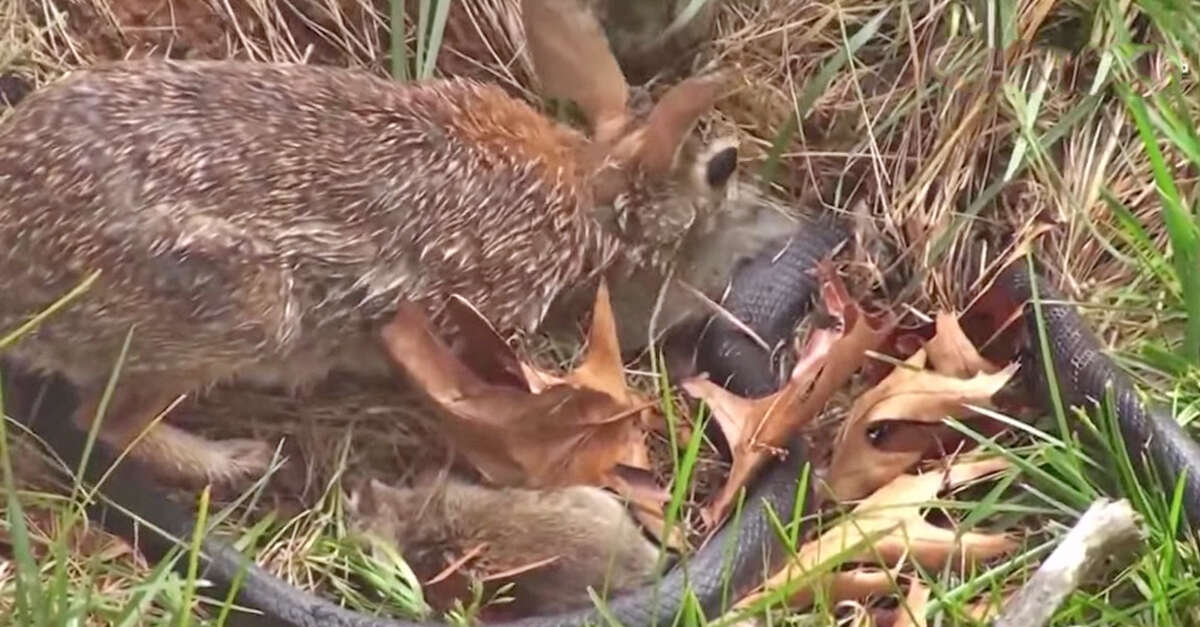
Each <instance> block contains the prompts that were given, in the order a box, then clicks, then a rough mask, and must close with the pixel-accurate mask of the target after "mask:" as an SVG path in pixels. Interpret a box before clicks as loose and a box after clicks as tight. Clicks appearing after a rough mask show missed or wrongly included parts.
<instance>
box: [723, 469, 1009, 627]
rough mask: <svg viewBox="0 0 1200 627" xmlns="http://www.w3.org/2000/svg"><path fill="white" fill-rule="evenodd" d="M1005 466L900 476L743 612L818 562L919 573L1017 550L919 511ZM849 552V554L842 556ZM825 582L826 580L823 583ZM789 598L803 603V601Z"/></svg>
mask: <svg viewBox="0 0 1200 627" xmlns="http://www.w3.org/2000/svg"><path fill="white" fill-rule="evenodd" d="M1008 467H1009V464H1008V462H1007V461H1006V460H1005V459H1004V458H1001V457H993V458H990V459H983V460H978V461H972V462H962V463H959V464H956V465H954V466H952V467H950V468H949V469H948V470H947V471H945V472H928V473H925V474H922V475H901V476H899V477H896V478H895V479H893V480H892V481H891V482H890V483H888V484H887V485H885V486H884V487H882V488H880V489H879V490H877V491H876V492H875V493H874V494H872V495H871V496H869V497H867V498H866V499H864V500H863V501H862V502H861V503H859V504H858V505H857V506H856V507H855V508H854V510H853V511H852V512H851V513H850V514H849V515H848V516H847V517H846V519H845V520H843V521H842V522H840V523H839V524H838V525H837V526H836V527H834V528H833V529H830V530H829V531H827V532H825V533H824V534H822V535H821V537H819V538H818V539H816V540H814V541H812V542H809V543H807V544H805V545H804V546H802V547H801V548H800V549H799V551H797V555H796V557H795V558H794V559H793V560H791V561H790V562H789V563H788V564H787V565H786V566H784V567H783V568H782V569H780V570H779V571H778V572H776V573H775V574H773V575H772V576H771V577H770V578H769V579H768V580H767V582H766V583H765V584H764V585H763V587H762V589H761V590H760V591H758V592H756V593H754V594H752V595H750V596H747V597H746V598H745V599H743V600H742V601H741V602H740V603H739V604H738V606H739V607H746V606H749V605H751V604H753V603H754V602H756V601H757V600H759V599H761V598H763V597H764V596H766V595H768V594H770V593H771V591H772V590H775V589H778V588H780V587H781V586H785V585H787V584H788V582H789V581H795V580H796V579H798V578H800V577H803V576H804V574H805V573H807V572H810V571H813V570H815V569H817V568H818V567H819V566H820V565H821V564H822V562H824V561H825V560H829V559H832V558H837V557H843V558H844V559H845V561H846V562H851V563H855V562H859V563H879V564H881V565H883V566H886V567H889V568H895V567H898V565H899V564H900V563H901V562H902V561H903V560H905V559H911V560H912V561H914V562H916V563H917V564H919V565H920V566H921V567H922V568H925V569H928V570H934V571H936V570H938V569H941V568H945V567H946V566H948V565H954V564H963V565H970V564H976V563H978V562H980V561H983V560H989V559H994V558H996V557H1001V556H1003V555H1006V554H1009V553H1011V552H1012V551H1014V550H1016V548H1017V546H1018V543H1017V542H1016V541H1015V540H1014V539H1013V538H1011V537H1009V536H1007V535H1005V534H991V533H977V532H965V533H964V532H956V531H955V530H953V529H945V528H942V527H938V526H936V525H933V524H931V523H930V522H928V521H926V520H925V518H924V516H923V515H922V512H921V508H922V506H923V505H924V504H925V503H928V502H929V501H931V500H933V499H935V498H937V497H938V495H939V494H940V493H942V492H944V491H949V490H953V489H957V488H959V487H962V486H964V485H966V484H968V483H970V482H972V481H975V480H978V479H981V478H983V477H986V476H987V475H991V474H994V473H997V472H1000V471H1002V470H1006V469H1007V468H1008ZM847 551H850V554H849V555H843V554H844V553H846V552H847ZM828 580H829V578H828V577H826V578H825V581H828ZM799 595H801V593H800V592H797V595H793V596H794V598H795V599H797V600H801V601H803V600H804V599H806V598H811V597H806V596H799Z"/></svg>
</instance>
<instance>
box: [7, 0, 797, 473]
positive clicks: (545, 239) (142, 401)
mask: <svg viewBox="0 0 1200 627" xmlns="http://www.w3.org/2000/svg"><path fill="white" fill-rule="evenodd" d="M522 16H523V19H524V20H525V23H526V32H527V33H529V39H528V45H529V48H530V54H531V56H532V59H533V60H534V64H535V67H536V70H537V72H538V74H539V77H540V81H541V82H542V87H543V89H544V91H545V92H546V93H548V94H549V95H552V96H556V97H562V98H565V99H570V100H572V101H574V102H576V103H577V104H578V105H579V107H580V109H581V110H582V111H583V112H584V113H585V115H586V117H587V119H588V120H589V121H590V126H591V133H590V137H588V136H585V135H584V134H582V133H579V132H577V131H575V130H573V129H571V128H569V127H567V126H565V125H563V124H560V123H556V122H554V121H552V120H551V119H549V118H547V117H545V116H543V115H542V114H540V113H539V112H538V111H536V110H534V109H533V108H531V107H530V106H529V105H527V104H525V103H524V102H520V101H517V100H514V99H512V98H511V97H509V96H507V95H505V94H504V93H503V92H502V91H501V90H500V89H499V88H496V87H494V86H490V85H485V84H480V83H477V82H473V81H469V80H462V79H459V80H430V81H426V82H419V83H412V84H399V83H396V82H392V81H389V80H385V79H383V78H378V77H375V76H371V75H368V74H364V73H359V72H356V71H350V70H346V69H336V68H331V67H319V66H311V65H270V64H255V63H244V62H232V61H196V62H172V61H138V62H120V63H113V64H107V65H102V66H99V67H95V68H93V69H87V70H80V71H76V72H74V73H72V74H70V75H68V76H66V77H65V78H63V79H61V80H60V81H58V82H56V83H54V84H52V85H50V86H47V87H45V88H43V89H42V90H40V91H38V92H36V93H34V94H32V95H30V96H28V97H27V98H26V99H25V100H23V101H22V102H21V103H20V104H19V105H18V106H17V107H16V109H15V110H14V111H12V112H11V114H10V115H8V116H7V117H6V118H4V119H3V120H0V248H2V249H3V251H4V254H3V255H0V291H2V292H3V294H4V297H3V298H2V299H0V328H4V329H12V328H14V327H16V326H17V325H19V324H21V323H24V322H25V321H27V320H28V319H29V317H30V316H32V315H34V314H36V313H38V312H40V311H42V310H44V309H45V308H46V307H47V306H49V305H50V304H51V303H53V302H54V301H56V300H57V299H59V298H60V297H61V296H62V295H63V294H65V293H66V292H68V291H69V290H70V289H72V288H73V287H75V286H76V285H77V284H79V283H80V282H81V281H82V280H83V279H84V278H85V277H87V276H88V275H89V274H90V273H92V272H93V271H99V272H100V274H99V276H98V278H97V279H96V281H95V283H94V284H93V285H92V286H91V288H90V290H88V292H87V293H86V294H84V295H83V296H82V297H80V298H79V299H78V300H77V301H75V302H73V303H72V304H71V305H70V306H69V307H68V308H67V309H65V310H62V311H60V312H57V313H56V314H54V315H53V316H52V317H50V318H48V319H46V320H45V321H44V322H42V323H41V324H40V326H38V327H37V328H36V329H35V330H34V331H32V332H31V333H29V334H27V335H26V336H25V337H24V338H23V339H22V340H21V341H20V342H19V343H18V344H16V345H15V346H13V347H11V349H10V351H9V355H10V356H11V357H12V358H14V359H16V360H18V361H19V362H22V363H24V364H25V365H27V366H29V367H33V368H37V369H45V370H55V371H59V372H62V373H63V374H65V375H66V376H67V377H68V378H70V379H71V380H72V382H73V383H74V384H76V385H77V386H79V387H80V388H81V389H82V390H84V391H85V393H86V394H87V395H89V399H90V400H89V402H85V403H84V404H83V407H82V409H81V411H80V412H79V414H78V416H77V420H78V421H79V422H80V424H89V423H90V421H91V420H92V419H93V416H94V415H95V414H96V408H97V405H98V401H99V399H100V396H101V391H102V389H103V387H104V385H105V382H106V379H107V378H108V377H109V375H110V373H111V372H112V369H113V368H114V366H115V364H116V363H117V360H118V357H119V354H120V353H121V350H122V346H123V344H124V342H125V341H126V337H127V336H129V337H130V344H129V349H128V353H127V356H126V358H125V360H124V362H123V364H122V366H121V368H122V369H121V381H120V383H119V385H118V387H117V390H116V395H115V396H114V397H113V399H112V402H111V403H110V404H109V406H108V409H107V412H106V413H105V417H104V419H103V425H102V428H101V437H102V438H103V439H104V440H105V441H106V442H108V443H110V444H112V445H114V446H117V447H123V446H126V445H128V444H130V443H131V442H132V441H133V439H134V438H135V437H139V436H140V438H141V439H140V440H139V441H138V442H137V444H136V445H135V446H134V447H133V449H132V454H133V455H134V456H135V457H137V458H139V459H141V460H142V461H144V462H146V463H147V464H148V465H149V466H151V467H153V468H155V469H156V470H157V471H158V472H159V473H160V474H161V475H162V477H163V478H165V479H168V480H172V481H177V482H188V483H191V482H203V481H211V482H216V483H226V484H231V485H237V484H239V483H241V482H243V481H245V480H246V479H247V478H249V477H250V476H252V475H254V474H258V473H260V472H261V471H262V470H263V469H264V468H265V466H266V464H267V462H268V460H269V458H270V452H271V449H270V447H269V446H268V445H267V444H266V443H262V442H255V441H226V442H214V441H209V440H206V439H203V438H201V437H198V436H196V435H193V434H189V433H187V432H184V431H182V430H181V429H179V428H177V427H173V426H171V425H169V424H166V423H159V424H156V425H154V426H153V427H151V428H149V429H148V430H147V429H146V427H147V425H149V424H151V421H152V420H153V419H154V418H155V417H156V416H157V415H158V414H160V413H161V412H162V410H163V409H164V408H165V407H166V406H167V405H168V403H169V402H170V401H171V400H172V399H174V398H176V397H178V396H179V395H181V394H185V393H189V392H193V391H197V390H200V389H203V388H205V387H206V386H209V385H211V384H214V383H216V382H220V381H227V380H234V379H236V380H244V381H250V382H261V383H269V384H279V385H284V386H288V387H290V388H293V389H300V388H302V387H304V386H306V385H309V384H311V383H313V382H315V381H318V380H320V379H321V378H322V377H324V376H325V375H326V374H327V373H328V372H329V371H331V370H332V369H335V368H344V369H347V370H349V371H352V372H382V371H385V370H386V369H387V368H388V366H387V361H386V360H385V359H384V354H383V351H382V350H381V347H380V344H379V336H378V330H379V327H380V325H381V324H383V323H385V322H387V321H388V320H389V318H390V317H391V315H392V314H393V312H394V310H395V307H396V304H397V303H399V302H401V301H404V300H411V301H416V302H419V303H422V304H423V305H424V306H426V307H427V308H428V311H429V312H430V314H431V315H433V316H434V318H435V320H437V321H439V322H440V321H441V318H440V312H441V308H442V306H443V303H444V302H445V299H446V298H447V297H448V296H450V295H451V294H461V295H463V296H464V297H466V298H468V299H469V300H470V301H471V302H473V303H474V304H475V305H476V306H477V307H478V308H479V309H480V311H482V312H483V313H484V315H486V316H487V317H488V318H489V319H490V320H491V321H492V322H493V323H494V324H495V325H496V326H497V327H499V328H501V329H503V330H505V331H507V332H515V333H521V332H529V331H532V330H534V329H536V328H538V327H539V325H540V323H541V322H542V321H543V318H544V317H545V313H546V311H547V309H548V307H549V305H550V303H551V302H552V300H553V299H554V298H555V297H556V296H557V295H559V294H560V293H563V292H564V291H565V290H567V289H568V288H570V287H572V286H574V285H578V284H580V283H581V282H582V281H583V280H584V279H586V278H587V277H588V276H595V275H596V274H597V273H602V272H607V271H609V270H610V269H612V268H624V270H622V271H621V276H625V277H627V278H633V279H636V278H638V276H642V275H640V274H639V273H640V272H641V271H642V269H643V268H645V269H647V273H646V274H645V275H644V276H649V277H658V276H661V275H663V272H664V268H665V267H666V266H667V265H669V264H670V263H671V262H672V261H673V260H674V259H675V258H676V257H678V256H679V249H680V247H681V246H683V245H684V242H685V240H687V241H688V242H692V244H694V245H697V246H699V247H700V248H701V249H702V248H703V246H705V245H707V244H706V243H705V242H707V241H710V240H706V239H705V238H706V237H709V234H706V233H705V232H699V231H698V229H710V230H711V229H716V231H713V232H712V233H711V234H712V236H713V237H715V238H716V240H712V241H719V240H720V238H722V237H725V236H726V235H725V233H724V232H723V231H724V230H725V227H724V226H722V225H727V224H728V222H729V221H730V220H734V221H738V220H742V221H750V222H752V223H753V224H756V225H757V224H759V223H758V222H755V220H758V218H755V217H753V215H757V214H756V213H754V212H758V211H760V209H758V208H757V205H755V204H754V203H744V204H743V203H740V202H739V203H731V202H730V200H731V199H732V197H733V194H734V189H735V188H734V187H733V186H731V185H730V180H731V178H732V175H733V173H734V170H735V165H736V150H733V149H732V148H731V147H728V146H725V145H718V146H717V147H716V149H712V148H710V149H707V150H705V149H691V148H690V147H689V149H687V150H683V149H682V148H684V147H685V139H686V138H687V136H688V135H689V134H690V129H691V128H692V127H693V125H694V123H695V121H696V120H697V118H698V116H700V115H701V114H702V113H704V112H705V111H706V110H708V109H709V108H710V107H711V105H712V103H713V101H714V99H715V98H716V97H717V96H718V89H719V85H720V81H718V80H717V79H715V78H714V77H700V78H693V79H690V80H687V81H685V82H683V83H681V84H679V85H676V86H675V87H673V88H672V89H671V90H669V91H668V92H667V93H666V94H665V95H664V96H663V97H662V98H661V100H660V102H658V104H657V105H656V106H655V107H654V109H653V110H652V111H651V112H650V113H649V114H648V115H647V116H646V118H645V119H638V120H635V119H631V116H630V115H629V114H628V113H627V109H626V95H627V86H626V83H625V81H624V79H623V77H622V75H621V72H620V70H619V69H618V67H617V64H616V62H615V61H614V60H613V57H612V55H611V53H610V52H609V49H608V46H607V43H606V42H605V40H604V37H603V36H602V34H601V32H600V29H599V27H598V26H597V24H596V22H595V20H594V18H593V17H592V16H591V15H590V14H589V13H587V12H586V11H584V10H582V9H581V8H580V7H579V6H577V4H576V3H575V1H574V0H524V5H523V9H522ZM723 207H724V208H725V209H723ZM726 209H728V211H726ZM729 211H735V212H741V211H747V212H751V213H747V214H745V215H743V214H741V213H729ZM752 214H753V215H752ZM731 216H732V217H731ZM767 222H770V220H767V221H766V222H764V223H763V224H766V223H767ZM772 224H774V223H772ZM753 228H757V227H753ZM775 231H776V227H775V226H770V228H766V229H760V230H759V234H767V233H771V232H775ZM696 242H699V244H696ZM739 246H742V247H743V248H744V249H745V250H746V251H753V250H757V249H758V248H759V247H760V246H759V242H758V241H754V240H753V238H746V239H744V240H743V241H741V242H740V243H739ZM735 252H736V251H733V250H728V251H727V254H729V255H733V254H735ZM701 265H703V264H701ZM719 265H721V266H724V265H728V264H719ZM710 266H711V264H710ZM709 270H711V267H709V266H705V267H704V268H701V269H700V270H698V271H697V272H698V273H699V274H705V273H708V272H709ZM697 272H693V273H692V274H694V275H697V277H698V278H697V281H698V282H701V283H705V285H706V286H711V287H713V288H714V289H720V288H721V287H723V282H722V281H721V280H720V278H719V277H717V278H716V279H715V280H713V281H709V280H708V279H707V278H705V277H707V274H705V277H699V276H698V274H697ZM680 274H681V275H682V276H689V271H688V270H684V271H682V272H681V273H680ZM718 274H720V273H718ZM638 285H639V284H638V283H637V282H636V281H635V282H633V283H631V284H630V287H629V288H628V290H633V295H634V296H635V298H633V299H632V300H633V301H636V302H642V301H639V300H638V299H639V298H641V297H642V296H643V294H642V292H643V291H644V290H641V289H640V288H638ZM622 287H623V286H616V289H614V298H616V299H618V300H620V299H621V298H622V296H621V294H622V292H621V290H622ZM626 293H627V294H628V293H629V292H626ZM643 300H644V299H643ZM651 302H652V299H651ZM143 431H144V433H143Z"/></svg>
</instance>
